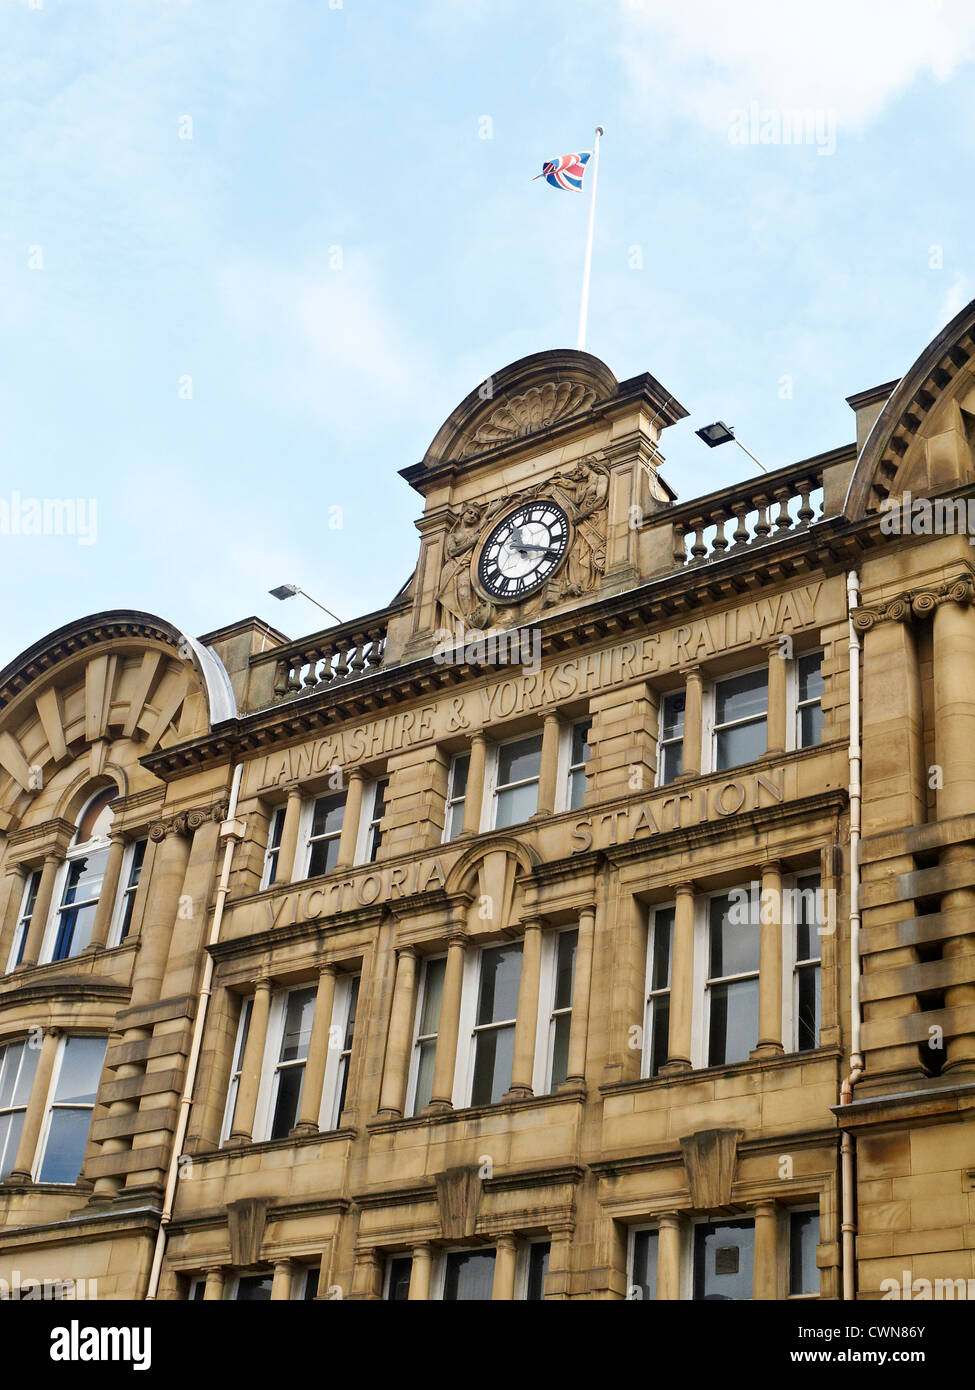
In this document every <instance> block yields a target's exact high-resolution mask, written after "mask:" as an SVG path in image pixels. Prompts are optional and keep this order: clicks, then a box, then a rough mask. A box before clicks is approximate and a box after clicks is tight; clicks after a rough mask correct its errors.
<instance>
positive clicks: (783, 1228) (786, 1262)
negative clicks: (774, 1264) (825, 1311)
mask: <svg viewBox="0 0 975 1390" xmlns="http://www.w3.org/2000/svg"><path fill="white" fill-rule="evenodd" d="M807 1213H812V1214H813V1215H815V1216H817V1217H818V1218H819V1240H818V1241H817V1242H816V1244H817V1245H821V1244H822V1236H823V1217H822V1212H821V1211H820V1209H819V1203H818V1202H797V1203H796V1204H795V1206H782V1207H780V1208H779V1215H780V1218H781V1219H780V1222H779V1241H778V1257H779V1258H778V1267H779V1269H780V1270H782V1271H783V1277H782V1279H781V1284H782V1287H781V1288H780V1289H779V1291H778V1292H779V1297H780V1299H781V1300H782V1301H783V1302H786V1303H818V1302H819V1301H820V1300H821V1299H822V1296H823V1278H822V1271H821V1270H820V1271H819V1288H818V1289H817V1290H816V1292H815V1293H790V1292H789V1285H790V1283H791V1282H792V1218H793V1216H804V1215H806V1214H807Z"/></svg>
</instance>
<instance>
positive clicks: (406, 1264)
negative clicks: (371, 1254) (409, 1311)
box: [386, 1255, 413, 1303]
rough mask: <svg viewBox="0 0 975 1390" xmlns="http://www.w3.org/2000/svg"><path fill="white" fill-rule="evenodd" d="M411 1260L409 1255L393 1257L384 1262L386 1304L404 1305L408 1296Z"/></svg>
mask: <svg viewBox="0 0 975 1390" xmlns="http://www.w3.org/2000/svg"><path fill="white" fill-rule="evenodd" d="M412 1275H413V1259H412V1256H410V1255H394V1256H393V1257H392V1259H389V1260H387V1261H386V1302H387V1303H405V1302H406V1300H407V1299H408V1298H409V1296H410V1279H411V1277H412Z"/></svg>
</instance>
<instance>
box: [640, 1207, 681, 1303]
mask: <svg viewBox="0 0 975 1390" xmlns="http://www.w3.org/2000/svg"><path fill="white" fill-rule="evenodd" d="M644 1231H656V1232H657V1260H658V1268H657V1270H656V1271H655V1273H656V1275H657V1282H659V1279H660V1270H659V1260H660V1222H659V1221H640V1222H638V1223H637V1224H636V1225H635V1226H628V1227H627V1231H626V1288H627V1292H629V1290H630V1289H633V1288H635V1287H636V1238H637V1236H638V1235H641V1234H642V1233H643V1232H644ZM683 1245H684V1233H683V1232H682V1233H681V1247H682V1248H681V1269H682V1270H683V1264H684V1259H683ZM683 1297H684V1294H683V1291H682V1292H681V1298H683ZM634 1301H638V1300H634ZM657 1301H658V1300H657V1299H652V1300H648V1302H654V1303H656V1302H657Z"/></svg>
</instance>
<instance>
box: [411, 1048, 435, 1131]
mask: <svg viewBox="0 0 975 1390" xmlns="http://www.w3.org/2000/svg"><path fill="white" fill-rule="evenodd" d="M436 1059H437V1040H436V1038H431V1040H430V1041H429V1042H424V1043H421V1044H420V1060H419V1062H418V1063H417V1070H416V1096H415V1097H414V1099H413V1114H414V1115H419V1114H420V1112H421V1111H422V1110H424V1109H425V1108H426V1106H428V1105H429V1104H430V1099H431V1097H432V1095H433V1068H434V1063H435V1062H436Z"/></svg>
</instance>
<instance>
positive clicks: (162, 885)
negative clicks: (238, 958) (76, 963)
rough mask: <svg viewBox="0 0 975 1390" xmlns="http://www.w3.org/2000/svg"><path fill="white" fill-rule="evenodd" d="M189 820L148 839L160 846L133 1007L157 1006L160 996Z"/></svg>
mask: <svg viewBox="0 0 975 1390" xmlns="http://www.w3.org/2000/svg"><path fill="white" fill-rule="evenodd" d="M186 829H187V822H186V816H185V814H183V815H178V816H175V817H174V818H173V819H172V820H170V821H168V822H157V823H156V824H155V825H153V826H152V828H151V829H150V831H149V837H150V839H152V840H155V841H156V842H157V849H156V853H155V856H154V857H153V863H152V891H151V893H150V894H149V897H148V899H147V901H146V915H145V917H144V919H143V922H142V931H141V933H140V935H139V954H138V957H137V959H136V963H135V972H134V977H133V982H132V999H131V1006H132V1007H133V1008H135V1007H136V1006H137V1005H140V1004H150V1003H154V1002H155V1000H156V999H157V998H158V996H159V987H160V985H161V984H162V978H163V972H164V971H165V968H166V959H167V957H168V955H169V945H170V940H171V938H172V934H173V924H174V922H175V921H176V914H177V912H178V911H179V900H180V897H181V896H182V892H183V880H184V879H185V877H186V868H187V865H188V864H189V858H190V841H189V837H188V836H187V834H186Z"/></svg>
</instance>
